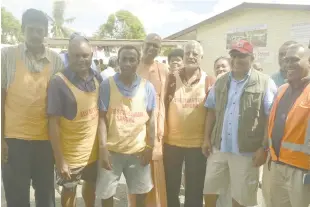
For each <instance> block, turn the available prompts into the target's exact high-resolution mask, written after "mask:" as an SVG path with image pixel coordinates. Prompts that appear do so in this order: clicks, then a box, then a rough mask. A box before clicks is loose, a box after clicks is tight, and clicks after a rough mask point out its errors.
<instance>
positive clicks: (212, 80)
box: [205, 76, 216, 95]
mask: <svg viewBox="0 0 310 207" xmlns="http://www.w3.org/2000/svg"><path fill="white" fill-rule="evenodd" d="M215 81H216V79H215V78H214V77H212V76H207V77H206V83H205V87H206V89H205V90H206V95H208V93H209V91H210V90H211V88H212V86H213V85H214V83H215Z"/></svg>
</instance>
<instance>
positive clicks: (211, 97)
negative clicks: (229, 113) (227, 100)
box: [205, 86, 216, 109]
mask: <svg viewBox="0 0 310 207" xmlns="http://www.w3.org/2000/svg"><path fill="white" fill-rule="evenodd" d="M214 88H215V87H214V86H213V87H212V88H211V89H210V91H209V94H208V96H207V100H206V102H205V107H206V108H209V109H214V108H215V104H216V103H215V89H214Z"/></svg>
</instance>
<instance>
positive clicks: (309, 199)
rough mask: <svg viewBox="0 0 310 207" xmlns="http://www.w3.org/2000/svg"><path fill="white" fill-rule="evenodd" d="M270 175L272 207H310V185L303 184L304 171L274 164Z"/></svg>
mask: <svg viewBox="0 0 310 207" xmlns="http://www.w3.org/2000/svg"><path fill="white" fill-rule="evenodd" d="M270 174H271V179H270V182H271V183H270V192H271V194H270V197H271V205H272V206H281V207H308V206H309V205H310V185H304V184H303V176H304V174H305V172H304V171H302V170H300V169H297V168H294V167H290V166H288V165H284V164H276V163H274V162H272V163H271V169H270Z"/></svg>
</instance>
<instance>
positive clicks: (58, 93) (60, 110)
mask: <svg viewBox="0 0 310 207" xmlns="http://www.w3.org/2000/svg"><path fill="white" fill-rule="evenodd" d="M89 71H90V75H89V76H88V78H87V79H86V80H83V79H82V78H80V77H79V76H78V75H77V74H76V73H75V72H73V71H72V70H70V69H69V68H66V69H65V70H64V71H62V74H63V75H64V76H65V77H66V78H67V79H68V80H69V81H70V82H71V83H72V84H73V85H74V86H76V87H77V88H78V89H80V90H82V91H85V92H93V91H95V90H96V84H95V81H94V78H96V79H97V81H98V83H99V85H100V83H101V81H102V77H101V75H100V74H99V73H98V72H97V71H94V70H92V69H89ZM76 113H77V103H76V100H75V97H74V95H73V93H72V91H71V90H70V89H69V88H68V86H67V85H66V84H65V82H64V80H63V79H62V78H61V77H59V76H54V77H53V78H52V79H51V80H50V83H49V86H48V89H47V114H48V115H49V116H63V117H65V118H66V119H69V120H73V119H74V118H75V116H76Z"/></svg>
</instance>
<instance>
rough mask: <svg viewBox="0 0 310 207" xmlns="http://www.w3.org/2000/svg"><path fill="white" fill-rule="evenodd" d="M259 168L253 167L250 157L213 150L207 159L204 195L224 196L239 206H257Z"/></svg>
mask: <svg viewBox="0 0 310 207" xmlns="http://www.w3.org/2000/svg"><path fill="white" fill-rule="evenodd" d="M258 182H259V168H256V167H253V162H252V157H246V156H241V155H236V154H232V153H225V152H220V151H218V150H213V154H212V155H211V156H210V157H209V158H208V161H207V170H206V177H205V186H204V194H205V195H206V194H218V195H219V194H226V193H227V189H228V188H229V185H230V186H231V192H230V193H231V196H232V198H233V199H234V200H235V201H237V202H238V203H239V204H240V205H243V206H255V205H257V190H258Z"/></svg>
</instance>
